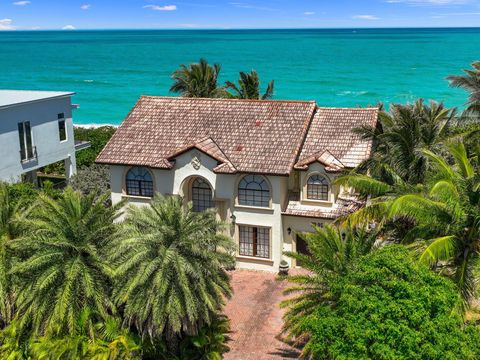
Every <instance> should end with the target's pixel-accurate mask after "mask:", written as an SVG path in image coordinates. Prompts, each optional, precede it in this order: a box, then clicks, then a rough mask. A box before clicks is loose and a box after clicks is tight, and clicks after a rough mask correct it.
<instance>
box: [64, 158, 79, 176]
mask: <svg viewBox="0 0 480 360" xmlns="http://www.w3.org/2000/svg"><path fill="white" fill-rule="evenodd" d="M64 164H65V177H66V179H67V182H68V179H70V178H71V177H72V176H73V175H75V174H76V173H77V161H76V158H75V154H73V156H72V155H70V154H69V155H68V157H67V158H66V159H65V160H64Z"/></svg>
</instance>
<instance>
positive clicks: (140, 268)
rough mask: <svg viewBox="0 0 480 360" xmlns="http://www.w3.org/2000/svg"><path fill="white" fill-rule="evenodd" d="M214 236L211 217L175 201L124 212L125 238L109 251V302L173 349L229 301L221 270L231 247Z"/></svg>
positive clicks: (156, 202) (215, 230) (214, 224)
mask: <svg viewBox="0 0 480 360" xmlns="http://www.w3.org/2000/svg"><path fill="white" fill-rule="evenodd" d="M218 230H219V224H218V222H217V221H216V218H215V214H214V212H212V211H207V212H203V213H196V212H194V211H193V210H192V207H191V205H189V206H187V207H184V206H183V202H182V199H181V198H180V197H176V196H172V197H168V198H162V197H161V196H156V197H155V198H154V199H153V201H152V203H151V206H145V207H134V206H131V207H130V208H129V209H128V212H127V216H126V219H125V228H124V234H123V236H122V237H120V238H118V239H117V240H116V241H115V242H114V243H113V244H112V246H111V251H110V259H111V261H112V263H113V264H114V265H115V267H116V277H115V278H116V285H115V290H114V299H115V300H116V301H117V303H118V305H119V306H120V307H121V308H122V309H124V317H125V319H126V322H127V323H128V324H132V325H135V327H136V328H137V329H138V331H139V332H140V333H141V334H142V335H148V336H149V337H150V338H152V339H153V338H157V337H163V338H166V339H167V341H168V342H169V346H172V347H175V346H176V344H178V341H179V340H180V338H182V337H183V336H184V335H195V334H196V333H197V331H198V330H199V328H201V327H202V326H203V325H208V324H210V323H211V321H212V319H213V318H214V317H215V315H216V313H217V312H218V311H219V310H220V309H221V307H222V305H223V304H224V299H225V297H229V296H230V295H231V288H230V284H229V276H228V274H227V272H226V271H225V267H228V266H231V265H232V263H233V257H232V256H231V255H229V252H230V251H231V250H233V249H234V245H233V242H232V240H231V239H230V238H229V237H227V236H224V235H221V234H220V233H219V232H218Z"/></svg>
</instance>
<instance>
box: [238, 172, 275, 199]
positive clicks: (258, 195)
mask: <svg viewBox="0 0 480 360" xmlns="http://www.w3.org/2000/svg"><path fill="white" fill-rule="evenodd" d="M238 203H239V204H240V205H248V206H259V207H270V188H269V186H268V183H267V181H266V180H265V178H264V177H263V176H259V175H247V176H245V177H243V178H242V180H241V181H240V183H239V184H238Z"/></svg>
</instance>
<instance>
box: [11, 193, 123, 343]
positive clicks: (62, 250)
mask: <svg viewBox="0 0 480 360" xmlns="http://www.w3.org/2000/svg"><path fill="white" fill-rule="evenodd" d="M108 198H109V195H108V194H105V195H103V196H101V197H99V198H95V194H92V195H89V196H85V197H84V196H82V195H81V194H80V193H78V192H74V191H73V190H72V189H71V188H67V189H66V190H65V191H64V193H63V194H61V195H60V196H59V197H58V199H52V198H51V197H49V196H47V195H46V194H41V195H40V196H39V199H38V203H37V206H36V207H35V208H34V209H33V210H32V212H31V214H30V216H29V220H28V222H27V223H26V229H27V231H26V235H25V236H24V237H23V238H21V239H18V240H14V241H13V244H12V247H13V250H14V251H15V253H16V255H17V256H18V257H19V258H20V260H19V262H18V263H17V264H15V265H14V267H13V270H12V273H13V274H14V275H16V276H18V277H19V294H18V314H17V315H18V319H19V320H20V324H21V327H22V328H31V329H32V332H33V335H39V336H40V335H47V336H49V335H52V334H53V335H56V334H63V333H70V334H72V335H73V334H74V333H75V321H76V319H78V318H79V316H80V313H81V312H82V311H85V309H86V308H89V309H90V311H91V312H93V313H95V314H98V315H99V316H100V317H106V316H107V315H108V313H109V311H113V310H114V309H113V306H112V304H111V302H110V300H109V295H110V287H111V277H112V269H111V268H110V264H109V262H108V261H107V260H106V259H105V256H104V254H103V250H104V248H105V246H106V245H108V243H109V242H110V241H111V240H112V238H114V237H116V227H115V226H114V224H113V221H114V220H115V219H116V218H117V216H118V211H117V208H115V207H105V206H104V204H105V202H106V201H107V199H108Z"/></svg>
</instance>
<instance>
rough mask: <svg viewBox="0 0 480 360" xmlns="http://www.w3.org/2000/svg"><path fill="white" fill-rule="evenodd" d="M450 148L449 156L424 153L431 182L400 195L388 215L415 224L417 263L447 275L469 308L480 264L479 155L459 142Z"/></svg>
mask: <svg viewBox="0 0 480 360" xmlns="http://www.w3.org/2000/svg"><path fill="white" fill-rule="evenodd" d="M448 149H449V157H442V156H438V155H436V154H434V153H433V152H431V151H428V150H426V151H424V153H425V155H426V156H428V157H429V158H430V160H431V163H432V165H433V174H434V175H433V176H432V181H431V182H430V183H429V184H428V186H427V187H426V189H425V191H424V192H421V193H413V194H405V195H402V196H399V197H398V198H397V199H395V201H393V202H392V204H391V206H390V208H389V209H388V212H387V213H386V215H387V216H388V217H389V218H394V217H399V216H400V217H405V218H409V219H411V220H413V221H414V222H415V227H414V229H413V230H412V231H413V232H415V233H416V237H417V239H416V240H417V244H418V245H420V248H421V249H422V250H423V251H422V253H421V256H420V260H422V261H424V262H427V263H429V264H430V265H432V266H433V267H435V268H437V269H439V270H442V272H443V273H445V274H448V275H450V276H451V277H452V278H453V280H454V281H455V283H456V284H457V286H458V288H459V290H460V291H461V294H462V297H463V299H464V301H465V305H466V306H468V305H469V302H470V300H472V299H473V298H474V297H475V296H476V292H477V286H476V283H477V281H478V275H477V267H478V261H479V260H480V151H478V149H477V153H476V154H472V156H469V154H468V153H467V150H466V149H465V146H464V145H463V143H461V142H458V143H452V144H450V145H449V146H448ZM450 158H453V165H450V164H449V159H450Z"/></svg>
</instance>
